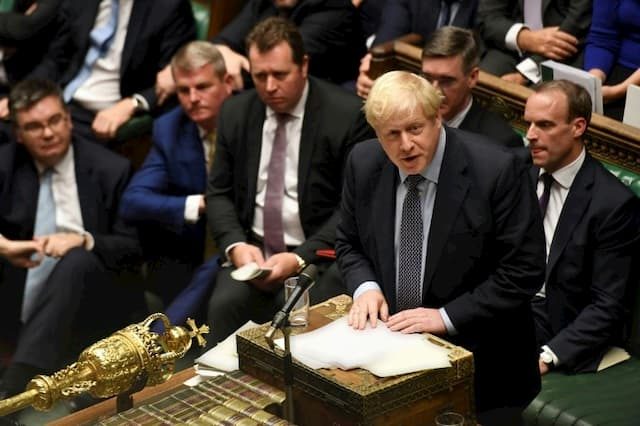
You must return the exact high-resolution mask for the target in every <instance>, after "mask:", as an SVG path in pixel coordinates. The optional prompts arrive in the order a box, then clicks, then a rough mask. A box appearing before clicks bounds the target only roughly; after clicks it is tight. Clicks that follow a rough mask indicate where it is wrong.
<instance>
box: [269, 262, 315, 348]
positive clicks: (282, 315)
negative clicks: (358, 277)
mask: <svg viewBox="0 0 640 426" xmlns="http://www.w3.org/2000/svg"><path fill="white" fill-rule="evenodd" d="M317 276H318V268H317V267H316V265H309V266H307V267H306V268H304V269H303V270H302V272H301V273H300V275H298V285H296V288H295V289H294V290H293V293H291V296H289V298H288V299H287V301H286V302H285V303H284V306H283V307H282V309H280V310H279V311H278V312H277V313H276V314H275V315H274V316H273V320H272V321H271V326H270V327H269V330H267V332H266V333H265V335H264V337H265V338H266V339H267V341H269V342H270V344H271V342H273V335H274V333H275V332H276V330H277V329H279V328H281V327H282V326H283V325H284V324H285V323H286V321H287V318H289V314H290V313H291V311H292V310H293V307H294V306H295V305H296V302H297V301H298V299H300V297H301V296H302V294H303V293H304V292H305V291H306V290H308V289H310V288H311V287H312V286H313V285H314V284H315V282H316V278H317Z"/></svg>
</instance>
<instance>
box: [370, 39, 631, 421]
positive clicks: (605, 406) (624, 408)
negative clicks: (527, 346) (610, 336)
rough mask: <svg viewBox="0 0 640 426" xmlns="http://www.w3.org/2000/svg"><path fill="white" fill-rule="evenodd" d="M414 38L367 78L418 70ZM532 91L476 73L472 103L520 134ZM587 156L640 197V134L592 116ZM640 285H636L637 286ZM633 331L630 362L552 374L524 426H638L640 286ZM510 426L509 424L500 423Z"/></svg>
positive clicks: (380, 58) (381, 57)
mask: <svg viewBox="0 0 640 426" xmlns="http://www.w3.org/2000/svg"><path fill="white" fill-rule="evenodd" d="M419 44H420V40H419V36H416V35H415V34H409V35H407V36H405V37H402V38H401V39H398V40H395V41H391V42H389V43H386V44H384V45H381V46H378V47H376V48H374V49H373V50H372V52H371V53H372V60H371V68H370V72H369V74H370V75H371V76H372V77H374V78H375V77H377V76H378V75H380V74H382V73H384V72H386V71H390V70H394V69H404V70H408V71H413V72H419V71H420V67H421V49H420V47H416V45H419ZM530 93H531V90H530V89H528V88H526V87H522V86H517V85H514V84H511V83H508V82H505V81H502V80H501V79H499V78H497V77H495V76H492V75H490V74H487V73H484V72H482V71H481V72H480V78H479V82H478V85H477V86H476V87H475V88H474V100H475V101H477V102H480V103H481V104H482V105H484V106H486V107H488V108H490V109H492V110H494V111H495V112H498V113H499V114H501V115H502V116H503V117H505V118H506V119H507V120H508V121H509V122H510V123H511V125H512V126H513V128H514V129H515V130H516V131H518V132H519V133H520V134H524V132H525V131H526V128H527V123H525V122H524V119H523V112H524V104H525V102H526V99H527V97H528V96H529V94H530ZM586 146H587V149H588V151H589V153H590V154H591V155H593V156H594V157H595V158H597V159H598V160H600V161H601V162H602V163H603V164H604V166H605V167H606V168H607V169H608V170H609V171H610V172H611V173H613V174H614V175H615V176H616V177H618V179H620V181H621V182H623V183H624V184H625V185H627V186H629V187H630V188H631V190H632V191H633V192H634V193H635V194H636V195H637V196H639V197H640V130H639V129H635V128H631V127H629V126H626V125H623V124H621V123H619V122H615V121H613V120H611V119H609V118H607V117H603V116H601V115H598V114H595V115H594V116H593V118H592V121H591V125H590V126H589V129H588V131H587V140H586ZM638 287H640V283H638ZM629 298H630V303H629V305H630V308H631V311H632V329H631V333H630V338H629V340H628V341H627V347H626V349H627V350H628V351H629V353H630V354H631V355H632V358H631V359H630V360H628V361H625V362H623V363H621V364H618V365H615V366H613V367H610V368H608V369H606V370H604V371H601V372H599V373H593V374H577V375H568V374H565V373H562V372H551V373H549V374H547V375H545V376H544V377H543V378H542V391H541V392H540V394H539V395H538V396H537V397H536V399H535V400H534V401H533V402H532V403H531V404H530V405H529V407H527V409H526V410H525V412H524V414H523V419H524V422H525V424H526V425H527V426H552V425H553V426H596V425H607V426H627V425H628V426H631V425H633V426H637V425H640V288H636V289H632V291H630V294H629ZM505 426H509V425H505Z"/></svg>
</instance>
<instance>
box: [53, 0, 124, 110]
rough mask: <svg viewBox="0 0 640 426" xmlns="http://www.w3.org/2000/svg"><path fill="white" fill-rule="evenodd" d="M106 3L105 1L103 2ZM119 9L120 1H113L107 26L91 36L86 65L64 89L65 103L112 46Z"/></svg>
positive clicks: (95, 29)
mask: <svg viewBox="0 0 640 426" xmlns="http://www.w3.org/2000/svg"><path fill="white" fill-rule="evenodd" d="M103 1H104V0H103ZM118 9H119V0H111V15H110V16H109V21H108V22H107V24H106V25H104V26H101V27H98V28H94V29H93V30H92V31H91V33H90V34H89V39H90V41H91V46H90V47H89V50H88V51H87V56H85V58H84V64H83V65H82V68H80V71H79V72H78V74H77V75H76V76H75V78H74V79H73V80H71V81H70V82H69V84H67V87H65V88H64V93H63V95H64V101H65V102H69V101H70V100H71V99H72V98H73V94H74V93H75V92H76V90H78V88H79V87H80V86H82V84H83V83H84V82H85V81H87V79H88V78H89V76H90V75H91V70H92V69H93V65H94V64H95V63H96V61H97V60H98V58H100V57H102V56H104V55H105V54H106V53H107V52H108V51H109V47H110V46H111V42H112V41H113V38H114V35H115V33H116V28H117V27H118Z"/></svg>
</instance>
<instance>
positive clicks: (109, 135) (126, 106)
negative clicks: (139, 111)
mask: <svg viewBox="0 0 640 426" xmlns="http://www.w3.org/2000/svg"><path fill="white" fill-rule="evenodd" d="M135 111H136V104H135V101H134V100H133V99H132V98H125V99H122V100H121V101H120V102H118V103H117V104H115V105H113V106H112V107H109V108H107V109H103V110H102V111H100V112H99V113H98V114H96V117H95V118H94V119H93V123H92V125H91V128H92V129H93V133H95V135H96V136H97V137H98V138H100V139H113V138H114V137H115V136H116V132H117V131H118V129H119V128H120V126H122V125H123V124H124V123H126V122H127V121H128V120H129V119H130V118H131V117H133V114H134V113H135Z"/></svg>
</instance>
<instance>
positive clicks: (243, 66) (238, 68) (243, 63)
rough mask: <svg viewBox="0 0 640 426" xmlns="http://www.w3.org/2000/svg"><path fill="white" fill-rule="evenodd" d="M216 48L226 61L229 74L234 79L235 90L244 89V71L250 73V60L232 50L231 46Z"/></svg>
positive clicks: (218, 46) (222, 45)
mask: <svg viewBox="0 0 640 426" xmlns="http://www.w3.org/2000/svg"><path fill="white" fill-rule="evenodd" d="M215 46H216V47H217V48H218V50H219V51H220V54H221V55H222V58H223V59H224V63H225V65H226V66H227V72H228V73H229V75H230V76H231V77H233V89H234V90H242V89H243V88H244V83H243V81H242V70H245V71H247V72H248V71H249V60H248V59H247V58H246V57H245V56H242V55H241V54H239V53H236V52H234V51H233V50H231V49H230V48H229V46H225V45H224V44H216V45H215Z"/></svg>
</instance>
